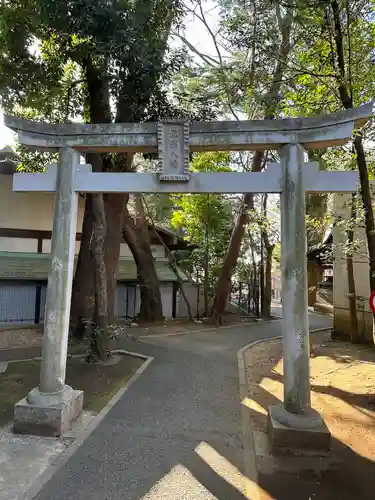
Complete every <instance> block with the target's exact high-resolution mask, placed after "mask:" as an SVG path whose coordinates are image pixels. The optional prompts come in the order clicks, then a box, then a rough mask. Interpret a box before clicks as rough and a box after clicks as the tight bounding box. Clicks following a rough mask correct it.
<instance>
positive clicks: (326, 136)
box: [4, 103, 373, 152]
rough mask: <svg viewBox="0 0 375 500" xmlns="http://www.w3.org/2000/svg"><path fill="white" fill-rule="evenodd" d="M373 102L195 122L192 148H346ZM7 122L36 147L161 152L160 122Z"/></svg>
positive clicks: (11, 119) (9, 119)
mask: <svg viewBox="0 0 375 500" xmlns="http://www.w3.org/2000/svg"><path fill="white" fill-rule="evenodd" d="M372 107H373V105H372V103H368V104H366V105H364V106H361V107H359V108H355V109H350V110H346V111H340V112H338V113H334V114H332V115H327V116H318V117H312V118H288V119H283V120H252V121H237V122H232V121H219V122H192V123H190V124H189V129H190V130H189V137H188V144H189V150H190V151H192V152H194V151H239V150H272V149H279V148H280V147H281V146H282V145H284V144H303V146H304V147H305V148H306V149H316V148H326V147H329V146H336V145H340V144H344V143H346V142H347V140H348V139H349V138H350V137H351V135H352V133H353V130H354V129H355V128H359V127H361V126H362V125H363V124H364V123H365V122H366V121H367V119H368V117H369V116H370V115H371V114H372ZM4 123H5V125H6V126H7V127H9V128H11V129H12V130H14V131H15V132H17V134H18V138H19V141H20V143H21V144H23V145H25V146H29V147H30V148H31V149H37V150H47V151H57V150H58V149H59V148H62V147H71V148H74V149H76V150H79V151H86V152H87V151H98V152H105V151H114V152H135V151H139V152H156V151H157V150H158V137H157V127H158V124H157V123H127V124H122V123H115V124H112V123H109V124H98V125H82V124H76V123H72V124H66V125H65V124H57V125H53V124H47V123H38V122H32V121H28V120H23V119H21V118H17V117H14V116H9V115H5V116H4Z"/></svg>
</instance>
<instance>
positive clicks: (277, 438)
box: [267, 405, 331, 453]
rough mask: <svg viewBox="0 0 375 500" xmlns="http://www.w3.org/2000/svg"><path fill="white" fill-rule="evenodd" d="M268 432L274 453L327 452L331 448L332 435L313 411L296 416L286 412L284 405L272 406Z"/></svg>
mask: <svg viewBox="0 0 375 500" xmlns="http://www.w3.org/2000/svg"><path fill="white" fill-rule="evenodd" d="M267 430H268V438H269V441H270V444H271V449H272V452H273V453H277V452H282V451H287V450H293V449H298V450H300V451H302V450H306V451H319V450H320V451H323V450H324V451H327V450H330V448H331V433H330V432H329V429H328V427H327V426H326V424H325V423H324V421H323V419H322V417H321V416H320V415H319V413H318V412H317V411H316V410H313V409H311V410H310V411H309V413H307V414H305V415H296V414H294V413H289V412H288V411H286V410H285V408H284V406H283V405H275V406H270V407H269V408H268V423H267Z"/></svg>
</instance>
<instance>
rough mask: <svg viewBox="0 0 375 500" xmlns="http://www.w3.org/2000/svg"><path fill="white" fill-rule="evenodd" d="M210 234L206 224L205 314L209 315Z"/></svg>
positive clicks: (204, 263)
mask: <svg viewBox="0 0 375 500" xmlns="http://www.w3.org/2000/svg"><path fill="white" fill-rule="evenodd" d="M209 244H210V239H209V234H208V225H207V226H206V237H205V249H204V262H203V271H204V285H203V287H204V288H203V291H204V316H205V317H206V318H207V317H208V311H209V300H210V277H209V265H210V252H209Z"/></svg>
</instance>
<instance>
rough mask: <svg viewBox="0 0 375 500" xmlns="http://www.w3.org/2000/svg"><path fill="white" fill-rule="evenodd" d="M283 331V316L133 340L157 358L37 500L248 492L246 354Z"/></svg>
mask: <svg viewBox="0 0 375 500" xmlns="http://www.w3.org/2000/svg"><path fill="white" fill-rule="evenodd" d="M310 321H311V328H319V327H326V326H330V320H329V319H327V318H325V317H323V316H318V315H311V318H310ZM280 331H281V325H280V322H279V321H275V322H272V323H264V324H261V323H260V324H255V325H250V326H240V327H236V328H230V329H229V328H228V329H223V330H216V331H210V332H202V333H191V334H186V335H177V336H174V337H167V338H160V337H159V338H148V339H142V343H140V342H130V341H127V342H124V344H123V347H124V348H126V349H129V350H134V351H137V352H140V353H143V354H147V355H150V356H153V357H154V358H155V359H154V361H153V362H152V363H151V364H150V366H149V367H148V368H147V370H146V371H145V372H144V374H143V375H142V376H141V377H140V378H139V380H137V381H136V382H135V383H134V384H133V385H132V386H131V387H130V389H129V390H128V392H127V393H125V395H124V396H123V397H122V398H121V400H120V401H119V402H118V403H117V405H116V406H115V407H114V408H113V409H112V410H111V412H110V413H109V414H108V415H107V417H106V418H105V419H104V420H103V421H102V423H101V424H100V425H99V426H98V427H97V428H96V430H95V431H94V432H93V433H92V434H91V435H90V436H89V438H88V439H87V440H86V441H85V442H84V443H83V445H82V446H81V447H80V448H79V449H78V450H77V452H76V453H75V454H74V455H73V456H72V457H71V458H70V459H69V460H68V462H67V463H66V464H65V466H64V467H63V468H62V469H60V470H59V471H58V472H57V474H55V476H54V477H53V478H52V480H51V481H50V482H49V483H47V485H46V486H45V487H44V488H43V489H42V491H41V492H40V493H39V495H38V496H37V497H36V498H37V500H73V499H74V500H139V499H147V500H148V499H151V500H162V499H163V500H175V499H181V500H182V499H184V500H185V499H186V500H204V499H220V500H237V499H243V498H245V496H244V484H243V476H242V473H243V466H242V456H243V447H242V432H241V421H240V404H239V394H238V370H237V351H238V350H239V349H240V348H241V347H242V346H244V345H246V344H248V343H249V342H251V341H254V340H257V339H260V338H267V337H272V336H277V335H280Z"/></svg>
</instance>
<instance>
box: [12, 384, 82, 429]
mask: <svg viewBox="0 0 375 500" xmlns="http://www.w3.org/2000/svg"><path fill="white" fill-rule="evenodd" d="M37 392H38V389H33V391H31V393H34V394H35V393H37ZM62 392H63V393H64V395H63V397H61V400H60V401H58V398H57V396H56V395H52V394H51V395H50V396H49V395H47V394H42V397H41V398H35V400H32V402H30V395H29V396H28V397H27V398H24V399H21V401H19V402H18V403H16V404H15V405H14V426H13V430H14V432H17V433H19V434H34V435H37V436H46V437H60V436H61V435H62V434H64V432H66V431H68V430H70V428H71V426H72V423H73V422H74V420H76V419H77V418H78V417H79V415H80V414H81V413H82V408H83V391H75V390H73V389H71V388H70V387H67V388H66V390H64V391H62ZM31 393H30V394H31Z"/></svg>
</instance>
